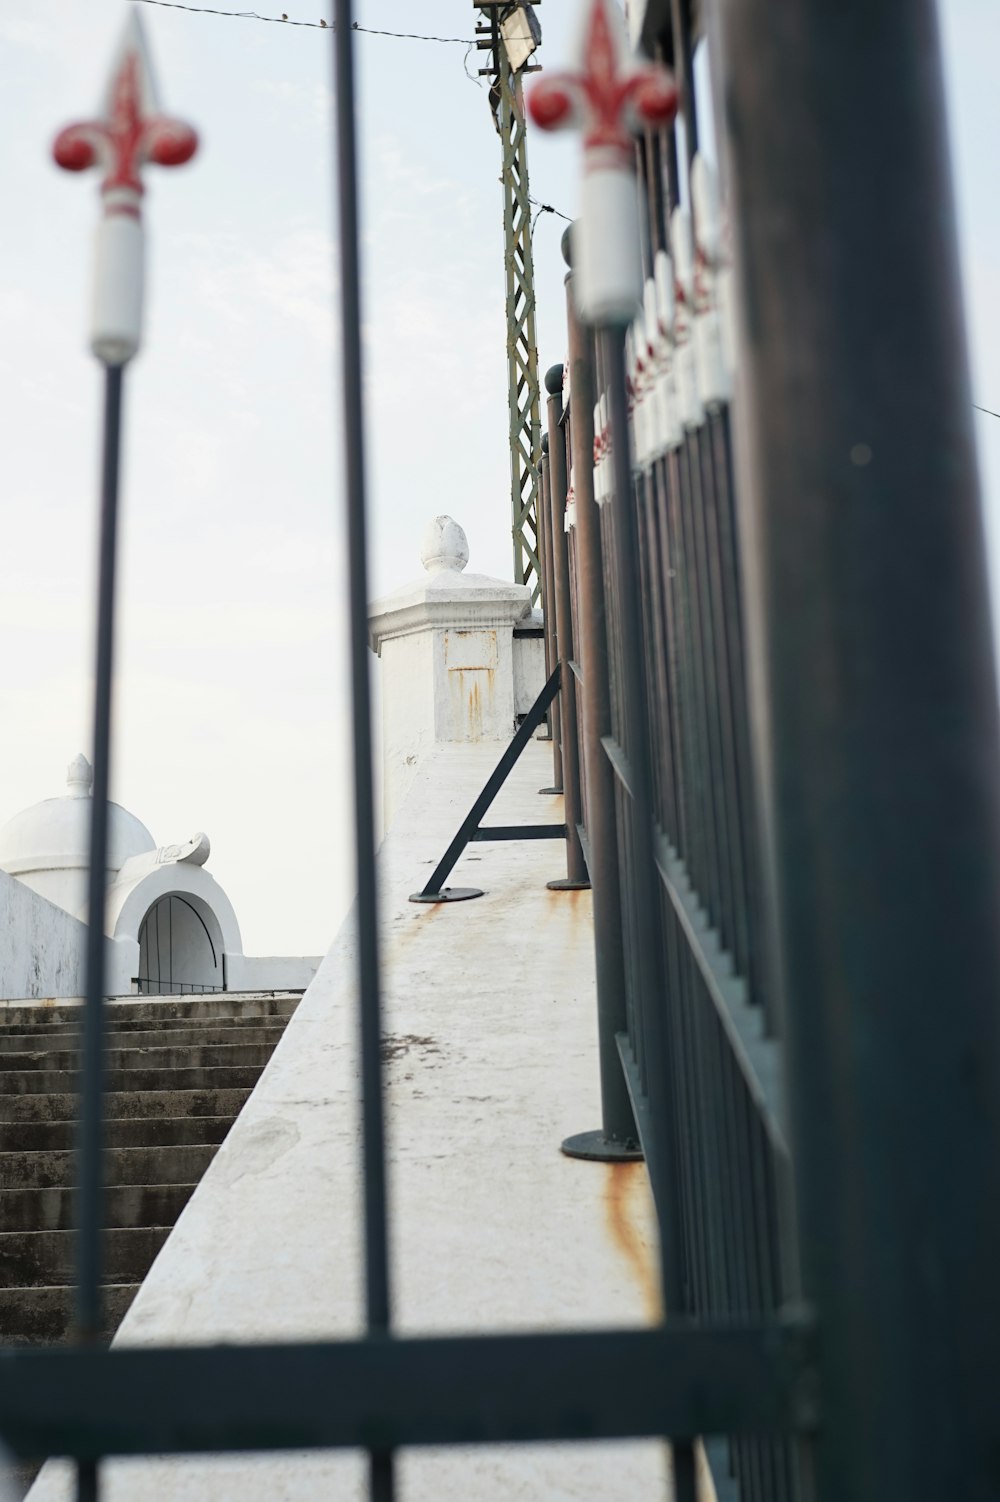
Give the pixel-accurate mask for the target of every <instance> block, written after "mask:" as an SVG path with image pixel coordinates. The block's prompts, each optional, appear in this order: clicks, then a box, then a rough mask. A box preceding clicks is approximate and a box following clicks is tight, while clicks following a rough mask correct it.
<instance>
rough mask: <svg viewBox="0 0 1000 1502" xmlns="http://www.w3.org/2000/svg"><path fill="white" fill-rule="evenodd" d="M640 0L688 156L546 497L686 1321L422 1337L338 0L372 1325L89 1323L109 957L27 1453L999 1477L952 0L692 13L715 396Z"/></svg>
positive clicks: (554, 591)
mask: <svg viewBox="0 0 1000 1502" xmlns="http://www.w3.org/2000/svg"><path fill="white" fill-rule="evenodd" d="M644 14H645V17H646V21H645V27H644V43H645V45H646V46H647V48H648V49H649V50H650V51H651V52H661V53H662V54H663V55H664V56H665V57H666V59H667V60H668V61H670V62H672V64H673V66H674V68H675V70H676V73H677V76H678V78H679V81H680V83H681V86H682V89H683V97H684V106H685V124H686V129H685V132H684V138H683V139H684V149H685V153H686V157H687V166H688V169H689V170H688V171H687V172H685V171H684V170H683V168H684V166H685V159H684V156H682V157H681V159H680V160H678V142H677V139H676V138H675V135H674V133H673V132H671V133H666V134H663V135H660V136H648V137H647V138H646V139H645V140H644V142H643V143H642V149H641V153H640V155H641V168H642V171H643V174H644V181H645V186H646V204H647V212H646V215H645V229H644V234H645V238H646V246H645V254H646V260H647V271H648V272H649V274H650V281H651V287H652V291H651V292H649V291H647V302H646V308H645V310H644V320H643V322H642V324H641V325H640V326H637V327H636V328H635V329H634V330H633V332H632V347H631V352H630V354H629V365H630V371H631V387H632V390H631V402H632V410H631V415H630V413H629V405H628V403H629V393H628V391H627V389H626V381H625V368H624V359H623V355H624V350H623V345H624V342H625V335H626V330H625V329H624V328H619V329H614V328H608V329H605V330H603V331H602V333H601V336H600V339H599V340H597V341H596V342H595V341H592V340H591V338H590V336H589V335H588V334H587V333H586V332H585V331H584V330H583V329H581V328H580V326H579V325H578V323H577V322H576V320H575V317H574V316H573V315H572V287H571V297H570V306H571V317H570V325H569V356H568V362H567V371H566V374H567V375H568V403H567V402H566V401H565V400H564V399H563V396H562V390H563V383H562V375H561V374H560V376H559V377H558V378H556V377H555V376H553V378H552V379H551V381H550V382H549V393H550V402H549V413H548V417H549V422H548V438H549V445H548V455H547V459H546V460H545V471H546V472H545V475H544V486H543V494H544V496H545V497H546V503H545V521H544V525H543V527H542V529H541V531H542V536H543V542H544V543H545V544H547V545H548V548H549V556H548V557H543V559H542V566H543V574H544V577H545V578H546V580H548V581H550V583H551V593H550V595H549V603H550V608H549V620H550V639H549V641H548V643H547V651H548V658H549V662H548V666H549V669H550V675H549V683H550V686H551V688H552V691H553V692H554V691H555V685H556V683H557V682H560V681H561V684H562V689H561V703H560V715H559V731H560V734H559V739H558V741H557V743H556V748H557V751H559V752H560V755H559V761H558V766H557V770H558V771H559V772H560V773H561V781H562V786H563V787H564V790H565V792H566V797H567V810H568V811H569V810H575V811H574V812H572V814H571V815H570V818H569V819H568V822H569V823H570V824H571V829H570V835H571V838H570V840H569V842H568V843H569V851H570V860H571V862H573V861H580V862H581V863H585V865H586V867H587V868H588V870H589V877H590V880H591V883H592V887H593V900H594V915H595V924H594V926H595V939H596V954H597V975H598V1005H599V1018H598V1021H599V1037H600V1043H601V1050H600V1051H601V1078H602V1086H603V1108H604V1119H603V1121H602V1124H601V1128H600V1129H599V1130H598V1131H595V1132H590V1133H583V1134H581V1136H582V1137H583V1138H584V1139H587V1140H584V1141H582V1142H581V1140H580V1139H579V1138H577V1139H570V1140H569V1141H568V1142H567V1144H566V1149H567V1151H571V1152H572V1151H579V1152H583V1153H585V1154H586V1155H589V1156H597V1157H600V1156H602V1155H609V1156H622V1155H625V1156H628V1155H634V1154H635V1152H636V1151H637V1148H636V1139H637V1138H639V1139H641V1143H642V1147H643V1149H644V1151H645V1155H646V1158H647V1161H648V1164H649V1171H650V1177H651V1180H652V1183H653V1187H654V1192H655V1195H656V1201H657V1207H658V1211H659V1216H660V1223H661V1230H662V1236H661V1263H662V1282H663V1289H664V1293H665V1302H666V1307H667V1313H668V1317H667V1319H666V1321H665V1323H663V1324H662V1325H660V1326H658V1327H657V1328H654V1329H640V1330H611V1331H590V1332H580V1333H564V1334H558V1335H555V1334H553V1335H546V1334H538V1335H530V1336H509V1335H508V1336H499V1335H496V1336H490V1335H482V1336H468V1337H448V1338H440V1339H403V1338H400V1337H399V1336H397V1335H396V1334H395V1332H394V1329H393V1320H392V1298H391V1287H390V1282H389V1263H388V1220H389V1208H388V1205H387V1199H386V1163H385V1146H384V1131H383V1095H382V1076H381V1064H380V1042H381V1019H380V1005H379V972H378V931H377V909H376V902H375V867H374V848H375V847H374V825H373V817H372V764H371V739H370V706H369V702H368V661H367V599H366V594H367V589H366V584H367V570H366V556H365V553H366V549H365V486H364V462H363V445H362V429H363V423H362V408H361V403H362V399H363V392H364V381H363V379H362V370H361V340H360V268H359V261H358V226H357V204H356V193H355V160H356V146H355V129H356V118H355V109H354V92H353V63H352V58H353V52H352V48H353V43H354V38H353V35H352V7H351V4H350V0H337V3H336V7H335V22H336V24H335V27H334V28H333V30H334V42H335V48H336V59H337V63H336V72H335V85H336V87H335V97H336V106H337V138H338V167H339V172H338V181H339V207H340V222H339V232H340V243H341V257H342V276H341V279H340V291H341V298H342V328H343V360H344V380H343V394H344V401H345V414H344V416H345V433H346V454H347V469H346V480H347V492H348V498H349V505H348V517H349V538H348V542H349V560H350V580H351V628H352V675H353V685H354V694H355V699H354V732H355V773H356V787H357V798H356V811H357V823H356V830H355V834H356V843H357V854H358V890H359V900H358V913H359V945H358V952H359V974H360V988H359V990H360V1016H359V1028H360V1036H361V1053H362V1088H363V1111H364V1117H363V1127H364V1184H365V1195H364V1230H365V1274H366V1316H367V1320H366V1323H367V1329H366V1333H365V1335H364V1337H362V1338H360V1339H357V1340H351V1341H344V1342H319V1343H315V1344H303V1345H295V1346H262V1347H243V1348H239V1349H227V1348H225V1347H215V1348H183V1349H173V1350H167V1349H162V1350H157V1349H139V1348H135V1349H122V1350H117V1351H111V1352H104V1351H100V1350H96V1349H93V1348H88V1344H87V1341H86V1337H87V1335H88V1333H90V1334H91V1335H92V1334H93V1332H94V1331H95V1330H96V1329H98V1328H99V1326H100V1321H99V1318H98V1316H99V1313H100V1255H99V1253H100V1204H101V1194H100V1148H101V1143H100V1130H99V1127H100V1109H101V1075H102V1069H101V1035H102V1024H103V1016H102V1011H103V1002H102V996H101V992H100V988H96V990H95V994H94V995H93V996H91V994H90V991H88V1018H89V1021H88V1033H87V1036H88V1039H89V1040H90V1041H89V1043H88V1048H87V1051H86V1052H85V1058H84V1067H83V1071H82V1094H83V1100H84V1107H83V1113H82V1114H83V1117H84V1121H85V1123H86V1124H87V1130H86V1131H85V1132H84V1134H83V1137H82V1151H81V1163H82V1173H81V1186H82V1187H81V1192H80V1198H79V1207H80V1216H79V1219H80V1224H81V1226H82V1227H83V1235H82V1236H81V1244H82V1248H83V1254H82V1256H81V1258H80V1273H79V1279H78V1282H79V1287H80V1296H79V1300H78V1328H79V1330H80V1332H81V1334H82V1336H83V1337H84V1340H83V1343H82V1344H81V1346H80V1348H78V1349H71V1350H55V1351H32V1350H15V1351H6V1352H4V1353H3V1360H2V1361H0V1435H2V1436H3V1438H4V1440H5V1441H6V1442H7V1443H8V1444H9V1446H10V1447H11V1449H12V1450H13V1451H14V1452H15V1453H17V1454H18V1455H21V1456H26V1457H37V1456H42V1455H47V1454H61V1455H68V1456H70V1457H72V1458H73V1459H74V1460H75V1461H76V1462H77V1465H78V1476H79V1483H78V1495H79V1497H80V1498H81V1499H94V1498H96V1497H97V1495H98V1490H99V1480H100V1472H99V1462H100V1461H101V1459H102V1458H103V1457H105V1456H108V1455H137V1454H144V1453H155V1454H180V1453H189V1454H190V1453H199V1452H201V1453H204V1452H212V1451H223V1450H247V1449H259V1450H264V1449H268V1450H279V1449H293V1450H302V1449H307V1448H320V1447H356V1448H359V1449H362V1450H365V1451H367V1452H368V1454H369V1456H370V1490H371V1495H372V1496H373V1498H375V1499H377V1502H388V1499H390V1498H392V1497H393V1495H394V1494H395V1479H394V1454H395V1452H396V1451H397V1450H398V1449H399V1448H400V1447H402V1446H409V1445H435V1444H497V1443H504V1442H515V1443H524V1442H527V1441H543V1440H549V1441H554V1440H563V1441H567V1440H576V1441H582V1440H586V1441H589V1442H593V1441H597V1440H601V1439H610V1438H627V1437H639V1436H650V1435H652V1436H661V1437H663V1438H665V1439H668V1440H670V1441H672V1446H673V1472H672V1476H673V1486H674V1493H675V1495H676V1497H677V1498H678V1499H679V1502H693V1499H694V1497H695V1495H696V1485H695V1448H694V1447H695V1444H696V1442H697V1441H698V1440H699V1439H701V1438H704V1439H705V1440H706V1441H708V1443H709V1447H710V1449H711V1450H712V1453H713V1458H714V1459H716V1461H717V1475H718V1477H719V1479H720V1483H721V1482H722V1481H723V1480H724V1475H725V1472H728V1473H729V1475H730V1477H731V1478H732V1479H733V1480H734V1481H735V1483H736V1484H737V1486H738V1490H739V1493H740V1495H741V1496H743V1497H747V1498H754V1499H771V1498H774V1499H785V1498H789V1499H791V1498H795V1497H798V1496H803V1497H806V1498H812V1497H816V1498H817V1499H818V1502H845V1499H850V1502H885V1498H887V1497H896V1496H899V1497H906V1498H907V1502H932V1499H933V1502H939V1499H940V1498H941V1497H942V1496H945V1495H955V1496H960V1497H968V1498H970V1499H979V1498H983V1499H985V1498H987V1497H991V1496H994V1495H995V1494H996V1485H997V1483H996V1476H997V1455H998V1453H1000V1419H998V1414H1000V1376H998V1374H997V1362H996V1355H995V1352H996V1345H997V1340H998V1337H1000V1279H998V1278H997V1275H996V1270H997V1267H998V1266H1000V965H998V963H997V961H998V956H997V945H996V935H997V925H998V909H1000V903H998V893H1000V775H998V773H1000V729H998V723H997V708H996V684H995V675H994V663H993V655H992V646H991V631H990V617H989V608H988V597H987V590H986V583H985V569H984V564H983V541H982V524H981V516H980V509H979V500H978V491H977V482H976V474H975V459H974V454H973V450H972V443H971V414H970V409H969V392H968V383H967V377H966V362H965V352H964V347H963V338H962V320H961V310H960V306H959V302H958V297H957V292H956V290H955V289H956V287H957V275H956V256H955V246H954V235H953V230H952V226H951V215H950V209H949V184H948V180H947V170H946V151H945V147H944V138H943V134H942V126H941V120H942V97H941V85H940V76H939V72H940V70H939V63H938V58H937V51H936V32H935V9H934V4H933V0H881V3H880V4H879V5H878V6H872V5H871V3H870V0H840V3H839V4H838V5H836V6H831V5H827V4H822V3H819V0H790V3H789V4H787V5H785V6H780V7H775V6H774V5H773V4H772V3H770V0H742V3H741V4H740V5H739V6H735V5H731V6H727V7H722V6H720V5H718V4H707V5H706V6H705V7H704V13H703V22H704V25H705V26H706V28H707V29H708V30H709V32H711V33H712V40H713V42H715V43H716V44H717V45H716V48H715V52H714V67H715V76H716V79H717V89H716V97H717V99H718V100H719V101H720V102H721V101H724V102H725V110H724V113H723V114H722V115H721V117H720V132H719V134H720V141H721V143H722V146H723V148H724V151H723V155H724V162H725V167H726V172H727V174H728V177H727V184H728V203H729V213H730V219H731V225H732V241H733V247H732V248H733V277H734V289H735V290H734V293H733V296H732V298H731V303H732V304H733V305H734V306H735V307H736V308H737V309H738V314H739V316H738V320H737V321H738V324H739V329H740V340H739V347H740V360H739V386H738V396H737V400H736V401H735V402H734V403H733V418H732V419H731V417H730V411H729V403H728V399H727V392H726V389H725V384H724V380H723V379H722V378H723V377H724V375H725V370H726V365H725V360H724V359H723V360H722V361H721V363H720V359H719V355H720V350H721V349H722V348H723V345H722V338H723V333H724V330H725V326H726V318H725V304H726V301H727V298H728V297H729V293H728V291H727V289H726V285H725V278H726V276H727V274H728V272H727V268H726V265H725V262H726V259H727V250H726V245H725V240H724V236H723V234H722V230H721V218H720V217H719V216H718V215H717V214H716V213H715V208H714V204H713V196H712V183H711V178H710V176H709V175H707V171H706V169H705V167H704V166H701V167H697V166H696V163H695V152H696V148H697V142H698V131H697V124H698V121H697V111H696V101H695V99H694V94H693V69H692V65H691V40H690V36H689V34H688V22H689V19H690V18H689V15H688V10H687V8H686V7H685V6H684V5H683V4H682V3H681V0H672V3H671V4H670V5H667V4H666V3H664V0H651V3H650V4H649V5H648V6H647V7H646V8H645V11H644ZM70 165H75V166H77V167H78V166H80V165H81V160H80V157H79V154H77V155H75V156H74V157H73V159H72V161H71V163H70ZM685 181H687V182H689V183H690V185H691V189H690V192H688V191H687V190H685V191H684V192H683V194H682V193H681V192H680V185H682V184H683V183H684V182H685ZM689 198H690V200H691V202H690V207H691V208H692V209H693V234H694V242H693V243H692V241H691V240H690V239H689V238H688V236H689V233H690V231H689V230H688V227H687V221H686V220H685V217H684V214H683V210H684V209H685V208H686V207H688V206H689V203H688V200H689ZM678 207H680V208H681V210H682V213H681V215H680V217H676V216H675V210H676V209H677V208H678ZM668 216H669V220H668ZM668 222H669V225H670V230H669V234H668ZM668 253H672V256H673V264H672V266H671V267H669V268H667V267H666V266H665V262H664V261H663V259H662V257H663V255H665V254H668ZM658 257H659V259H658ZM720 282H721V285H720ZM713 331H714V332H713ZM716 336H717V337H716ZM713 339H714V340H715V343H713V342H712V341H713ZM713 371H714V375H715V377H716V378H717V379H716V380H715V384H714V385H713V384H712V380H711V379H709V377H710V376H711V375H712V372H713ZM112 373H113V372H112ZM720 381H722V384H720ZM109 391H110V392H112V393H113V391H114V387H113V384H109ZM595 410H596V419H595ZM115 423H117V407H115ZM731 425H732V426H734V427H738V429H739V432H740V435H741V436H740V441H739V443H734V442H733V441H732V439H731V436H730V428H731ZM630 428H631V436H630ZM734 454H738V456H739V459H738V462H735V461H734ZM633 456H634V458H635V460H636V463H635V464H634V465H633V463H632V459H633ZM734 477H735V478H734ZM570 501H571V504H567V503H568V502H570ZM567 515H568V516H569V521H570V528H569V532H568V534H567V532H566V527H565V522H566V518H567ZM109 598H110V596H109ZM553 607H554V608H553ZM109 621H110V617H109ZM553 622H554V624H555V635H554V636H553V635H551V629H552V624H553ZM108 629H109V631H110V625H109V627H108ZM557 667H558V668H559V669H560V671H559V674H558V676H557V675H556V669H557ZM544 708H545V706H544V705H543V706H542V711H541V712H542V713H544ZM574 722H575V723H574ZM525 723H526V724H528V721H526V722H525ZM529 733H530V729H529ZM103 770H104V773H105V774H106V770H107V768H106V758H105V763H104V768H103ZM558 780H559V779H558V778H557V782H558ZM105 781H106V777H105ZM99 786H100V784H99V783H98V782H97V781H96V780H95V802H97V801H99V799H98V796H97V794H98V787H99ZM105 794H106V788H105ZM103 796H104V794H102V797H103ZM574 800H575V801H574ZM104 864H105V863H104V861H103V860H101V861H99V862H97V863H96V871H97V872H98V877H97V878H96V879H97V880H98V881H100V879H101V875H102V873H103V870H104ZM573 874H574V870H573V867H572V865H571V870H570V876H571V877H572V876H573ZM576 874H577V875H580V876H581V877H582V876H585V875H586V874H587V871H585V870H583V869H582V868H581V869H578V870H577V872H576ZM98 892H99V888H98ZM97 906H98V904H96V903H95V904H92V907H91V911H96V909H97ZM94 935H95V939H94V943H95V945H96V948H97V949H98V950H99V949H100V947H101V944H102V942H103V941H102V936H101V933H100V928H99V926H98V925H97V924H96V923H95V925H94ZM782 1083H783V1084H784V1090H785V1093H786V1094H787V1108H786V1107H785V1105H784V1103H783V1099H782ZM595 1171H599V1170H595ZM793 1190H794V1203H793V1202H792V1200H793ZM713 1437H715V1440H717V1439H718V1438H719V1437H721V1438H722V1441H723V1443H724V1446H725V1448H724V1449H723V1450H722V1451H721V1452H720V1451H719V1450H718V1449H717V1447H716V1445H715V1442H714V1440H713ZM585 1463H586V1461H585V1459H583V1460H582V1461H581V1464H585Z"/></svg>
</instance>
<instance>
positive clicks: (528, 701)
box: [514, 629, 545, 715]
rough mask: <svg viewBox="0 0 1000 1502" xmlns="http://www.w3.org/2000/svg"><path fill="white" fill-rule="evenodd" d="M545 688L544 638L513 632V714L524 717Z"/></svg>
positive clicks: (524, 632)
mask: <svg viewBox="0 0 1000 1502" xmlns="http://www.w3.org/2000/svg"><path fill="white" fill-rule="evenodd" d="M544 687H545V638H544V637H542V636H533V635H529V634H528V633H527V632H526V631H519V630H517V629H515V631H514V712H515V714H518V715H526V714H527V713H528V710H529V709H530V708H531V706H532V705H533V704H534V702H535V700H536V699H537V698H538V695H539V694H540V693H541V691H542V689H543V688H544Z"/></svg>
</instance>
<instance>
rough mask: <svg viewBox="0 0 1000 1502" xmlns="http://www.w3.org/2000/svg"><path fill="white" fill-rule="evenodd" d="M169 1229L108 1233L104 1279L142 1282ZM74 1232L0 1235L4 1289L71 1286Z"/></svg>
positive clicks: (0, 1271)
mask: <svg viewBox="0 0 1000 1502" xmlns="http://www.w3.org/2000/svg"><path fill="white" fill-rule="evenodd" d="M169 1235H170V1227H169V1226H129V1227H125V1228H121V1227H119V1228H118V1229H116V1230H110V1231H105V1232H104V1237H103V1244H102V1256H103V1269H104V1278H105V1281H106V1282H109V1283H141V1282H142V1280H143V1278H144V1277H145V1276H146V1274H147V1272H148V1271H149V1269H150V1267H151V1266H152V1264H153V1259H154V1257H155V1256H156V1254H157V1252H158V1251H159V1250H160V1247H161V1246H162V1245H163V1243H164V1242H165V1241H166V1239H167V1237H168V1236H169ZM75 1249H76V1235H75V1233H74V1232H73V1231H3V1232H0V1287H3V1288H27V1287H32V1286H36V1285H41V1286H45V1287H48V1286H52V1285H55V1284H58V1283H72V1282H73V1280H74V1277H75V1274H76V1268H75V1263H74V1254H75Z"/></svg>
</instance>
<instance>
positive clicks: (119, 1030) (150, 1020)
mask: <svg viewBox="0 0 1000 1502" xmlns="http://www.w3.org/2000/svg"><path fill="white" fill-rule="evenodd" d="M298 999H299V998H298V996H292V995H270V994H262V995H239V994H237V993H227V994H225V995H214V996H202V997H199V996H185V997H183V998H180V997H142V998H141V999H137V1000H131V999H130V1000H122V1001H116V1002H112V1003H111V1004H110V1005H109V1008H108V1014H109V1016H108V1024H109V1026H108V1039H107V1054H106V1058H107V1075H106V1082H107V1092H108V1093H107V1094H106V1096H105V1182H106V1190H105V1205H104V1224H105V1227H106V1229H105V1232H104V1278H105V1285H106V1286H105V1306H106V1320H105V1331H104V1334H105V1337H106V1338H107V1339H108V1340H110V1338H111V1336H112V1335H113V1334H114V1331H115V1330H116V1329H117V1327H118V1325H119V1323H120V1321H121V1319H122V1317H123V1315H124V1314H125V1311H126V1310H127V1309H128V1307H129V1305H130V1304H131V1302H132V1299H133V1298H134V1296H135V1293H136V1291H137V1289H138V1287H139V1284H140V1283H141V1282H142V1280H143V1278H144V1277H145V1275H146V1273H147V1272H148V1270H149V1267H150V1265H151V1264H152V1262H153V1259H154V1258H155V1256H156V1254H157V1252H158V1251H159V1250H160V1247H161V1246H162V1245H163V1243H164V1241H165V1240H166V1238H167V1235H168V1234H169V1231H170V1228H171V1226H172V1225H173V1224H174V1221H175V1220H176V1219H177V1216H178V1215H179V1214H180V1212H181V1210H182V1209H183V1207H184V1205H185V1204H186V1202H187V1200H188V1198H189V1197H190V1195H191V1194H192V1192H193V1190H194V1188H195V1185H196V1184H197V1183H198V1181H199V1179H200V1178H201V1176H202V1174H203V1173H204V1172H205V1169H206V1168H207V1167H208V1165H209V1163H210V1162H211V1160H212V1158H213V1157H214V1156H215V1153H216V1152H217V1151H218V1148H219V1144H220V1143H221V1142H222V1140H223V1139H224V1137H225V1136H226V1133H227V1132H228V1131H229V1128H230V1127H231V1126H232V1124H233V1122H234V1120H235V1119H236V1116H237V1114H238V1113H239V1111H240V1109H241V1107H242V1106H243V1103H244V1101H245V1100H246V1098H247V1096H248V1095H249V1094H250V1091H251V1090H252V1088H253V1086H254V1085H255V1084H256V1082H257V1079H258V1078H259V1076H260V1074H261V1071H262V1070H263V1068H264V1066H265V1064H266V1063H267V1061H268V1059H269V1058H270V1057H271V1054H272V1052H273V1050H274V1047H275V1045H276V1043H277V1042H278V1039H279V1038H280V1037H281V1034H282V1032H283V1031H284V1028H285V1025H286V1023H287V1021H288V1018H289V1017H290V1016H291V1014H292V1012H293V1011H294V1010H295V1007H296V1005H297V1003H298ZM79 1019H80V1007H79V1004H76V1003H65V1002H57V1003H42V1004H37V1005H36V1004H32V1003H24V1004H21V1003H18V1004H17V1005H15V1006H7V1007H0V1346H12V1345H38V1344H47V1343H54V1342H60V1341H63V1340H65V1339H66V1338H67V1335H68V1333H69V1330H70V1326H71V1322H72V1306H73V1286H72V1285H73V1277H74V1270H73V1225H74V1222H75V1216H76V1205H75V1196H74V1188H73V1183H74V1175H75V1171H76V1163H75V1157H74V1146H75V1140H74V1137H75V1129H76V1110H77V1097H76V1088H77V1079H76V1068H77V1028H78V1024H79Z"/></svg>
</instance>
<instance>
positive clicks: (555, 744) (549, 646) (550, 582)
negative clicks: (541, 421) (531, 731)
mask: <svg viewBox="0 0 1000 1502" xmlns="http://www.w3.org/2000/svg"><path fill="white" fill-rule="evenodd" d="M538 505H539V511H538V548H539V552H538V556H539V559H540V561H541V567H542V619H543V621H544V623H545V676H546V678H548V677H549V676H550V674H551V672H552V669H553V668H554V667H555V665H556V663H557V662H558V660H559V648H558V646H557V645H556V599H555V596H556V590H555V583H554V579H553V573H552V527H551V523H550V520H549V517H550V512H551V507H552V485H551V476H550V473H549V435H548V433H543V434H542V464H541V471H540V473H539V478H538ZM549 734H550V736H551V738H552V786H551V788H543V789H542V791H543V792H553V793H561V792H562V790H563V780H562V749H561V748H562V727H561V724H560V720H559V700H558V698H555V699H553V701H552V704H551V706H550V708H549Z"/></svg>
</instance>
